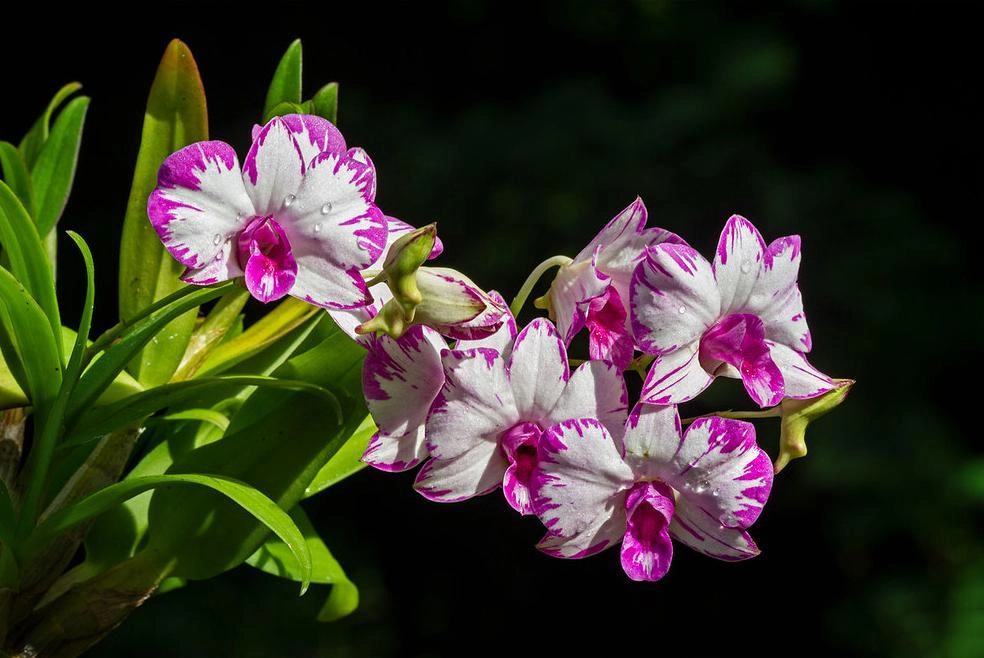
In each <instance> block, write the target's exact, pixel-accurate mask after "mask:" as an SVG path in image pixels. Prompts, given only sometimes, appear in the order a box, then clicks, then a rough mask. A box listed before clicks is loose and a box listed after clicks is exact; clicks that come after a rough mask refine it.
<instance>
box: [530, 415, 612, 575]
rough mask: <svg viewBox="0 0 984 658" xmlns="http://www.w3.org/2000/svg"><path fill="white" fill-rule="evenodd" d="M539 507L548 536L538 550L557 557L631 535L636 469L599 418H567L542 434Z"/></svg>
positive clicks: (536, 476) (534, 483)
mask: <svg viewBox="0 0 984 658" xmlns="http://www.w3.org/2000/svg"><path fill="white" fill-rule="evenodd" d="M538 453H539V464H538V465H537V468H536V469H535V470H534V471H533V476H532V479H531V487H530V488H531V490H532V492H533V500H534V503H533V506H534V509H536V511H537V515H538V516H539V517H540V520H541V521H543V524H544V525H545V526H546V527H547V531H548V532H547V534H546V535H545V536H544V537H543V539H542V540H540V543H538V544H537V548H539V549H540V550H542V551H544V552H545V553H547V554H548V555H553V556H556V557H566V558H577V557H585V556H587V555H591V554H593V553H597V552H598V551H601V550H603V549H605V548H607V547H608V546H610V545H612V544H613V543H615V542H617V541H618V540H619V539H621V538H622V536H623V535H624V533H625V527H626V514H625V495H626V491H627V490H628V489H629V487H631V485H632V471H631V470H630V469H629V467H628V466H627V465H626V464H625V462H623V461H622V457H621V455H620V454H619V451H618V448H616V446H615V442H614V441H613V440H612V437H611V436H610V435H609V433H608V431H607V430H606V429H605V427H604V425H602V424H601V423H600V422H599V421H597V420H595V419H593V418H582V419H574V420H567V421H564V422H563V423H559V424H557V425H553V426H551V427H549V428H548V429H547V430H546V431H545V432H544V433H543V435H542V436H541V437H540V442H539V447H538Z"/></svg>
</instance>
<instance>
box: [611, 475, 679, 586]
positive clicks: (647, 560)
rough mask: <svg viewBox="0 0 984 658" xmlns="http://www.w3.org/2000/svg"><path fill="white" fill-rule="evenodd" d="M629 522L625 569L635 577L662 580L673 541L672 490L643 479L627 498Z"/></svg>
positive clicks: (623, 548) (668, 565) (623, 545)
mask: <svg viewBox="0 0 984 658" xmlns="http://www.w3.org/2000/svg"><path fill="white" fill-rule="evenodd" d="M625 507H626V512H627V522H626V530H625V537H624V539H622V550H621V557H622V570H623V571H625V574H626V575H627V576H628V577H629V578H631V579H632V580H637V581H639V580H649V581H655V580H659V579H660V578H662V577H663V576H665V575H666V572H667V571H669V569H670V561H671V560H672V559H673V542H672V541H671V540H670V531H669V525H670V521H671V520H672V519H673V508H674V503H673V490H672V489H670V488H669V487H667V486H666V485H665V484H662V483H659V482H640V483H638V484H636V485H635V486H634V487H632V489H631V490H630V491H629V494H628V496H627V498H626V501H625Z"/></svg>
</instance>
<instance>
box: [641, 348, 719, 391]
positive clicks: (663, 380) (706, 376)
mask: <svg viewBox="0 0 984 658" xmlns="http://www.w3.org/2000/svg"><path fill="white" fill-rule="evenodd" d="M699 348H700V343H699V342H697V341H694V342H693V343H691V344H690V345H685V346H683V347H681V348H680V349H678V350H674V351H673V352H670V353H668V354H664V355H663V356H660V357H657V358H656V361H655V362H653V364H652V365H651V366H650V367H649V372H648V373H646V379H645V381H644V382H643V384H642V393H641V398H640V400H641V401H642V402H645V403H647V404H682V403H684V402H686V401H688V400H692V399H693V398H695V397H697V395H699V394H700V393H701V391H703V390H704V389H705V388H707V387H708V386H710V384H711V382H712V381H714V376H713V375H711V374H710V373H709V372H707V371H706V370H704V368H703V367H702V366H701V365H700V356H699Z"/></svg>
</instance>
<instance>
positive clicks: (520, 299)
mask: <svg viewBox="0 0 984 658" xmlns="http://www.w3.org/2000/svg"><path fill="white" fill-rule="evenodd" d="M572 262H574V261H573V260H572V259H570V258H568V257H567V256H553V257H552V258H548V259H547V260H545V261H543V262H542V263H540V264H539V265H537V266H536V269H534V270H533V271H532V272H530V275H529V276H528V277H526V281H525V282H524V283H523V287H522V288H520V289H519V293H518V294H517V295H516V296H515V297H514V298H513V301H512V304H510V305H509V310H510V311H511V312H512V314H513V317H514V318H515V317H518V316H519V312H520V311H522V310H523V305H524V304H526V298H527V297H529V296H530V293H531V292H532V291H533V286H535V285H536V283H537V281H539V280H540V277H542V276H543V275H544V274H545V273H546V272H547V270H549V269H550V268H551V267H564V266H565V265H570V264H571V263H572Z"/></svg>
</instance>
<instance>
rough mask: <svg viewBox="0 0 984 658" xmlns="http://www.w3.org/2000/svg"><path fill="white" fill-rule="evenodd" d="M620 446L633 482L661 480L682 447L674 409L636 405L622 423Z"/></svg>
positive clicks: (678, 424)
mask: <svg viewBox="0 0 984 658" xmlns="http://www.w3.org/2000/svg"><path fill="white" fill-rule="evenodd" d="M622 442H623V445H624V446H625V462H626V463H627V464H628V465H629V466H630V467H631V468H632V472H633V474H634V475H635V478H636V479H637V480H639V479H643V480H653V479H656V478H662V477H663V476H664V475H665V474H666V472H667V471H666V466H665V465H666V464H670V463H672V462H673V459H674V457H675V456H676V453H677V451H678V450H679V448H680V445H681V444H682V443H683V429H682V426H681V424H680V415H679V414H678V413H677V408H676V406H675V405H672V406H663V405H654V404H642V403H640V404H637V405H636V406H635V407H633V408H632V413H631V414H629V417H628V420H627V421H626V422H625V434H624V436H623V438H622Z"/></svg>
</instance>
